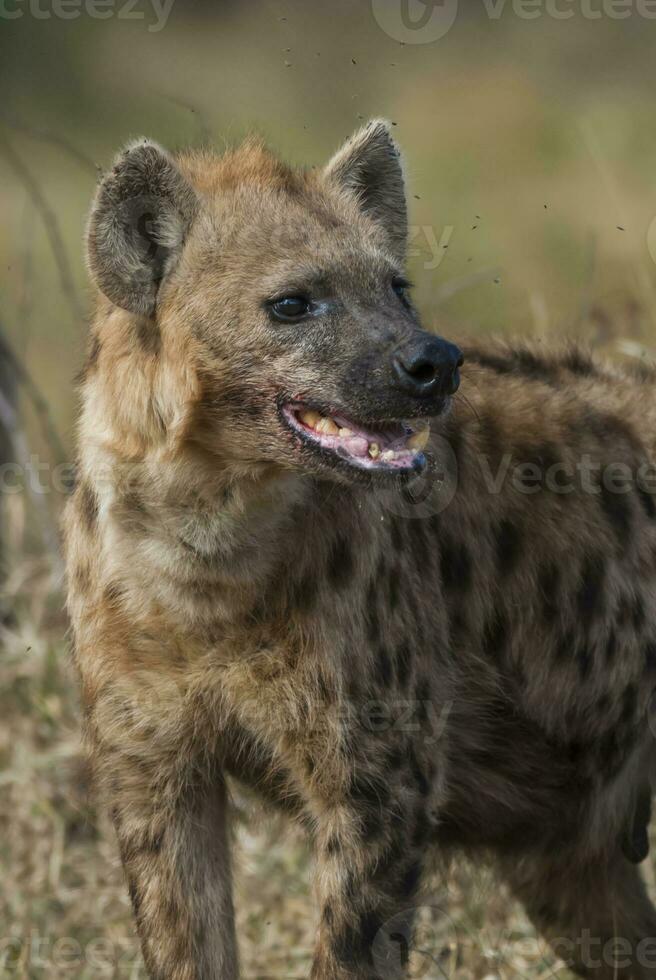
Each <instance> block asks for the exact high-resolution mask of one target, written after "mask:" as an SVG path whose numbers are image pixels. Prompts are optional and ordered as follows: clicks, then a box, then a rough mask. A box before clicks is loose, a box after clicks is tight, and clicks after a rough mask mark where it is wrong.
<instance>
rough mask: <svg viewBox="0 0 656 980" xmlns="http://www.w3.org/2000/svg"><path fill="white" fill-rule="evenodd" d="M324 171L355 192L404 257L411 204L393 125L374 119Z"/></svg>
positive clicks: (361, 203) (362, 204)
mask: <svg viewBox="0 0 656 980" xmlns="http://www.w3.org/2000/svg"><path fill="white" fill-rule="evenodd" d="M324 174H325V176H326V177H328V178H329V179H330V180H332V181H336V182H337V183H338V184H340V185H341V187H343V188H344V189H345V190H347V191H349V192H351V193H353V194H355V195H356V196H357V198H358V200H359V202H360V207H361V208H362V210H363V211H365V212H366V213H367V214H369V215H370V216H371V217H372V218H373V219H374V220H375V221H377V222H379V224H380V225H382V227H383V228H384V230H385V231H386V233H387V237H388V238H389V240H390V244H391V246H392V249H393V251H394V253H395V255H396V257H397V258H398V259H400V260H401V261H403V260H404V259H405V251H406V245H407V238H408V207H407V203H406V196H405V180H404V176H403V165H402V162H401V153H400V151H399V148H398V146H397V145H396V143H395V142H394V140H393V139H392V136H391V133H390V124H389V123H387V122H386V121H385V120H384V119H372V121H371V122H370V123H368V124H367V125H366V126H365V127H364V129H361V130H359V131H358V132H357V133H355V134H354V135H353V136H352V137H351V138H350V139H349V140H347V141H346V143H345V144H344V146H343V147H342V148H341V149H340V150H338V151H337V153H336V154H335V156H334V157H333V158H332V160H331V161H330V162H329V163H328V165H327V167H326V168H325V170H324Z"/></svg>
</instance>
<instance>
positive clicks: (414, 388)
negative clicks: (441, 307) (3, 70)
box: [392, 334, 464, 398]
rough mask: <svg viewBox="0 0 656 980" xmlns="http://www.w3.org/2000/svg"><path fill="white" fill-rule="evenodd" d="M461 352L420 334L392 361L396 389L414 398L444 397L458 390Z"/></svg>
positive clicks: (461, 360) (454, 347) (431, 337)
mask: <svg viewBox="0 0 656 980" xmlns="http://www.w3.org/2000/svg"><path fill="white" fill-rule="evenodd" d="M463 360H464V358H463V356H462V351H460V350H459V348H458V347H456V346H455V344H450V343H449V342H448V341H447V340H442V338H441V337H433V336H432V335H431V334H426V335H423V336H421V337H419V338H417V339H416V340H412V341H411V342H410V343H409V344H406V345H405V346H404V347H403V348H402V349H401V350H398V351H397V352H396V353H395V354H394V357H393V358H392V370H393V372H394V377H395V379H396V386H397V388H400V389H401V390H402V391H405V392H406V393H407V394H409V395H414V396H415V397H416V398H429V397H435V396H441V397H445V396H446V395H452V394H453V393H454V392H455V391H457V390H458V385H459V384H460V374H459V371H458V368H459V367H460V366H461V364H462V363H463Z"/></svg>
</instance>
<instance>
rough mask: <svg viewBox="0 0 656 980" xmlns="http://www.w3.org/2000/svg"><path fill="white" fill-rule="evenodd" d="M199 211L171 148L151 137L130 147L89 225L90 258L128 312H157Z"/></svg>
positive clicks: (106, 182) (101, 282)
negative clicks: (161, 288) (165, 282)
mask: <svg viewBox="0 0 656 980" xmlns="http://www.w3.org/2000/svg"><path fill="white" fill-rule="evenodd" d="M197 210H198V199H197V197H196V194H195V192H194V190H193V188H192V187H191V185H190V184H189V183H188V181H187V180H186V179H185V178H184V177H183V176H182V174H181V173H180V171H179V170H178V168H177V167H176V165H175V163H174V162H173V160H172V159H171V157H170V156H169V155H168V153H167V152H166V150H164V149H162V147H161V146H158V145H157V144H156V143H153V142H151V141H150V140H146V139H143V140H139V141H137V142H136V143H132V144H130V145H129V146H127V147H126V148H125V150H123V152H122V153H120V154H119V155H118V157H117V158H116V160H115V161H114V166H113V168H112V170H111V171H110V172H109V173H108V174H107V175H106V176H105V177H104V178H103V180H102V181H101V183H100V186H99V188H98V191H97V194H96V198H95V200H94V202H93V205H92V208H91V215H90V217H89V223H88V227H87V262H88V266H89V271H90V273H91V277H92V279H93V280H94V282H95V283H96V285H97V286H98V288H99V289H100V291H101V292H102V293H104V294H105V296H107V298H108V299H110V300H111V301H112V303H115V304H116V305H117V306H120V307H122V308H123V309H124V310H129V311H130V312H131V313H139V314H141V315H147V316H149V315H151V314H152V313H153V311H154V309H155V304H156V299H157V291H158V289H159V285H160V283H161V281H162V279H163V278H164V277H165V276H166V275H167V274H168V273H169V272H170V271H171V269H172V268H173V267H174V266H175V264H176V262H177V260H178V257H179V255H180V252H181V250H182V246H183V244H184V241H185V239H186V237H187V234H188V232H189V229H190V227H191V225H192V223H193V220H194V217H195V215H196V213H197Z"/></svg>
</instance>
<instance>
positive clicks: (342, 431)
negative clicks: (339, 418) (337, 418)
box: [339, 429, 353, 439]
mask: <svg viewBox="0 0 656 980" xmlns="http://www.w3.org/2000/svg"><path fill="white" fill-rule="evenodd" d="M339 434H340V436H341V437H342V439H348V437H349V436H352V435H353V432H352V430H351V429H340V430H339Z"/></svg>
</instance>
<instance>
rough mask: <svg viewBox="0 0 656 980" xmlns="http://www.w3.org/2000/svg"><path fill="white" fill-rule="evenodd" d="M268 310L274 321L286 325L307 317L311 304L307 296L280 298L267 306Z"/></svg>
mask: <svg viewBox="0 0 656 980" xmlns="http://www.w3.org/2000/svg"><path fill="white" fill-rule="evenodd" d="M269 309H270V310H271V312H272V314H273V315H274V317H275V318H276V320H282V321H284V322H285V323H287V322H289V321H290V320H299V319H300V318H301V317H303V316H307V314H308V313H309V312H310V311H311V309H312V303H311V302H310V300H309V299H308V298H307V296H281V298H280V299H276V300H274V301H273V302H272V303H270V304H269Z"/></svg>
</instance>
